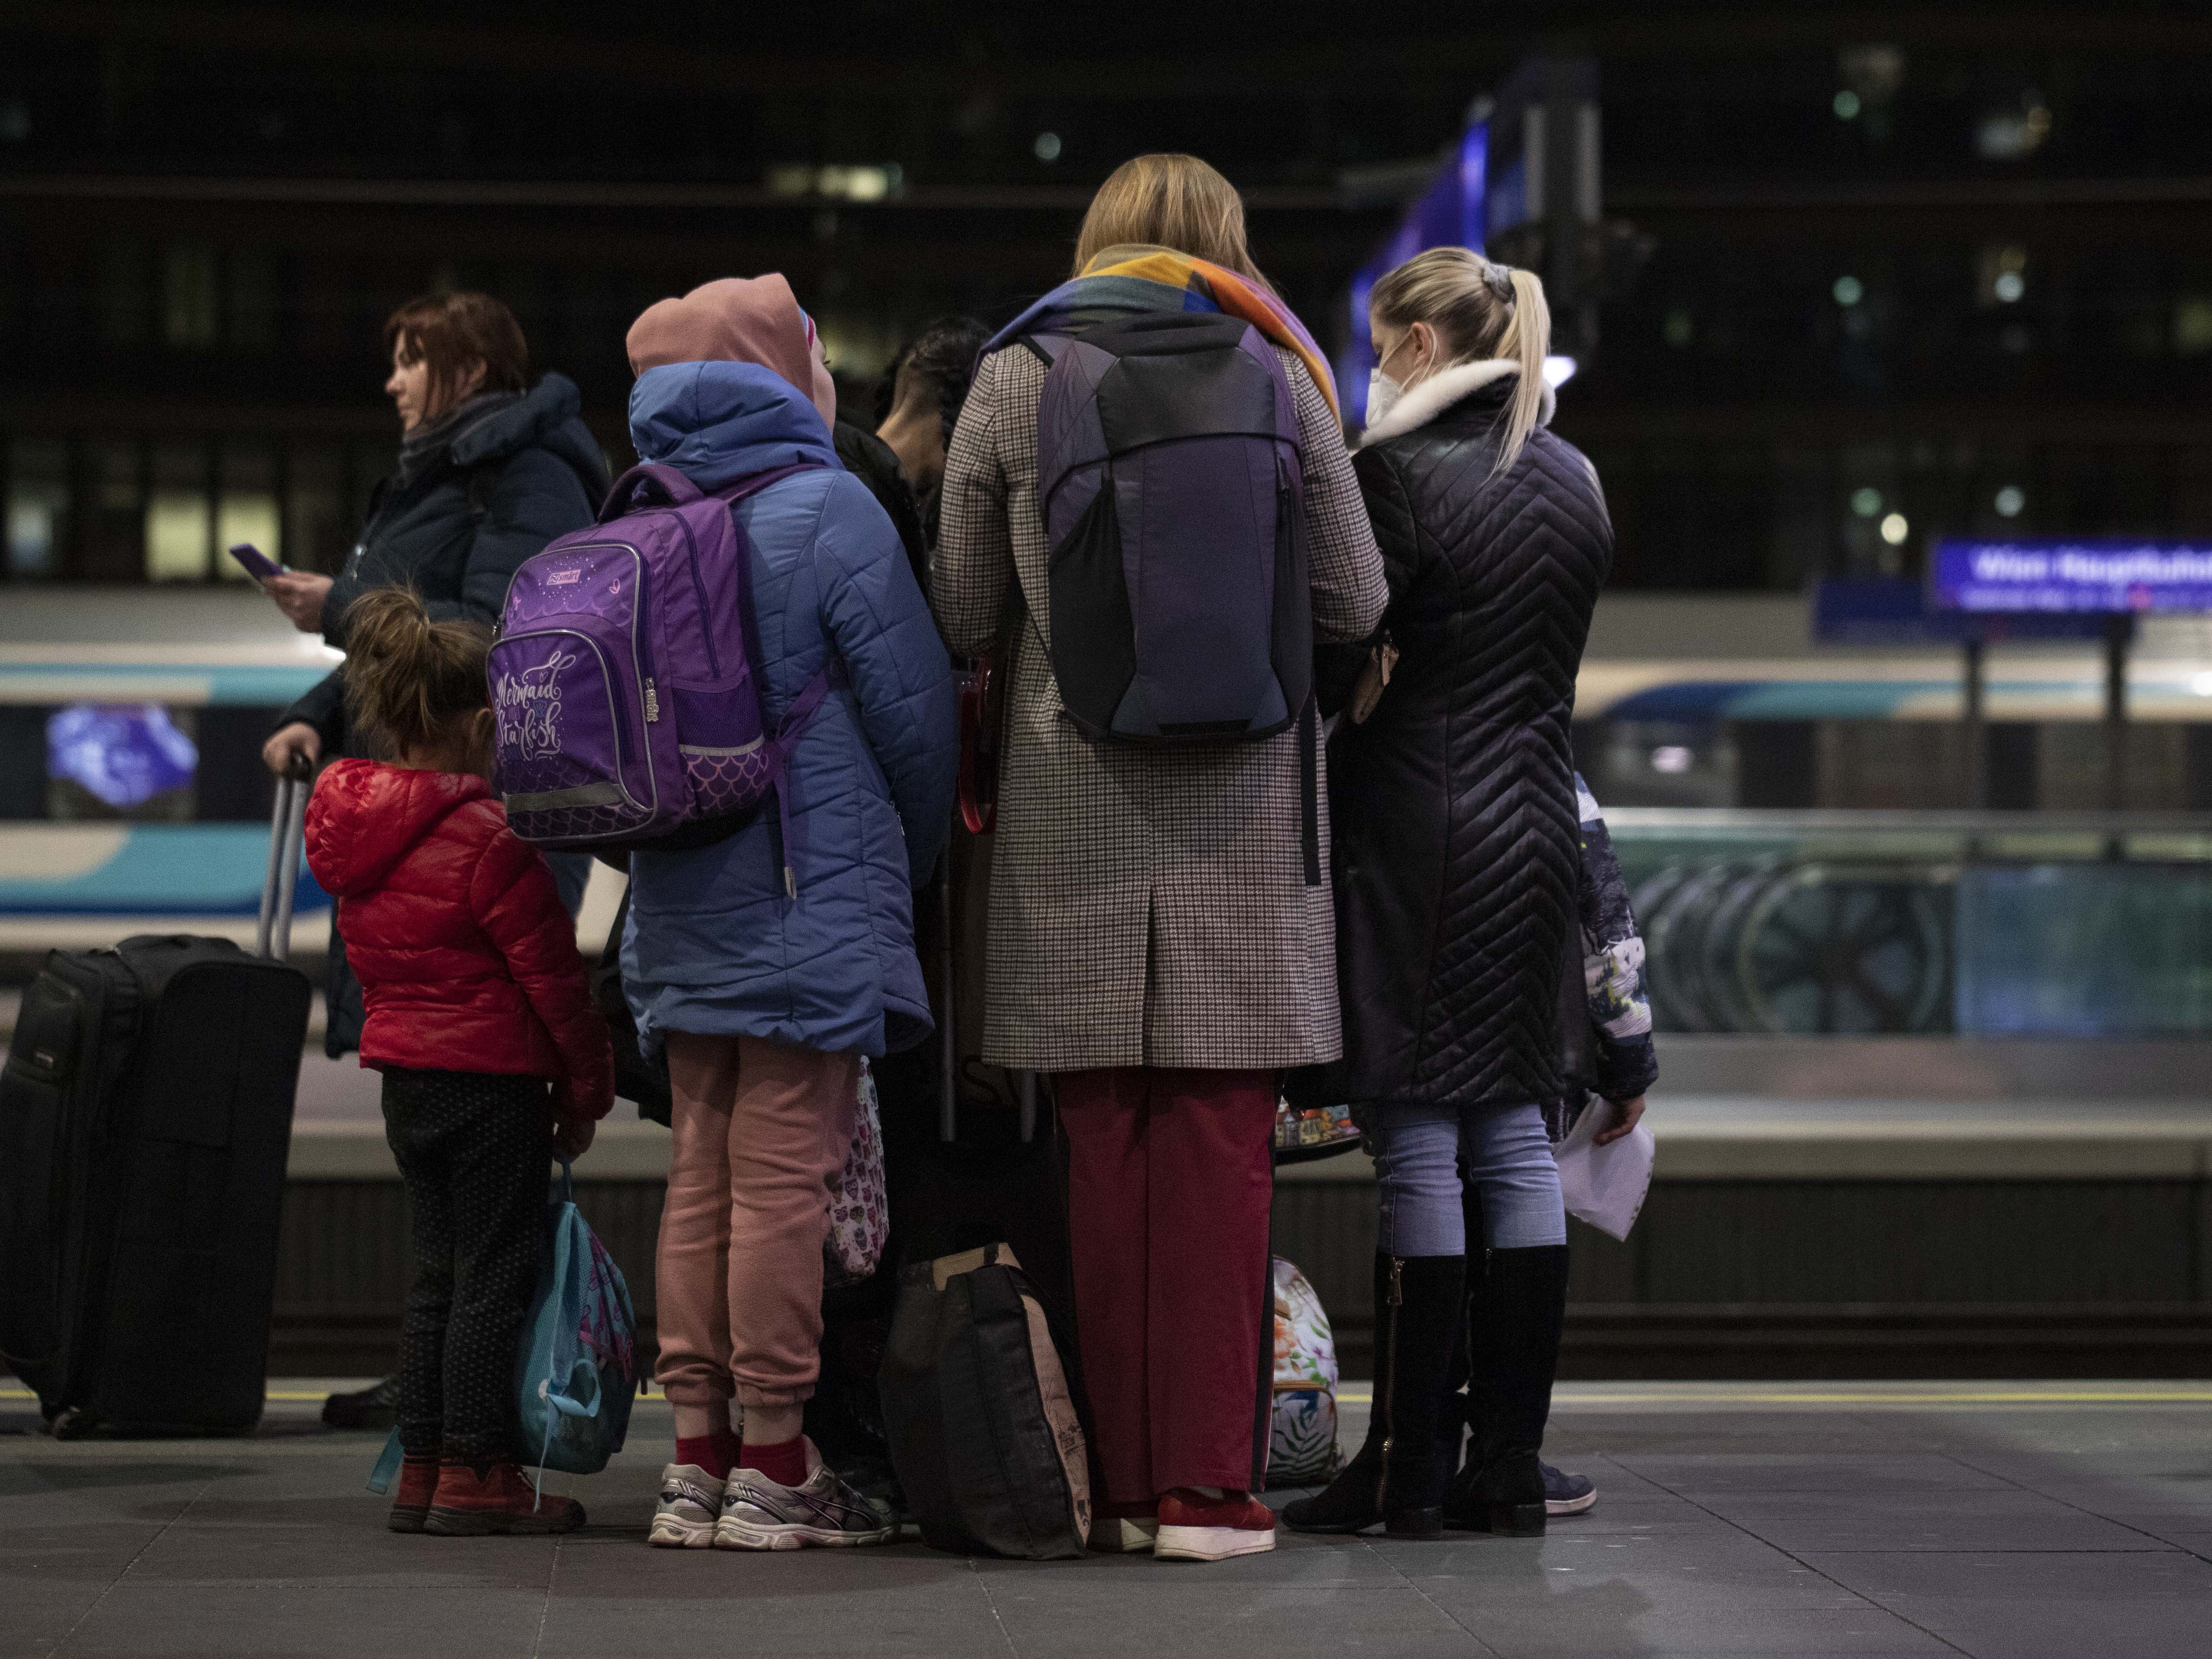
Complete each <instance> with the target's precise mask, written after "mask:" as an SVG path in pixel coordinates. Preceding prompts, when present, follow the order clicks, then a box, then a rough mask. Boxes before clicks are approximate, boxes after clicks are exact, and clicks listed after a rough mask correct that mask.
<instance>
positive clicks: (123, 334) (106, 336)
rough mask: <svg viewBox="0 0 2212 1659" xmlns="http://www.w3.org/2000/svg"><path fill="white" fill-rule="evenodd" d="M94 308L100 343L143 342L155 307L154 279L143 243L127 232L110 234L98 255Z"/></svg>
mask: <svg viewBox="0 0 2212 1659" xmlns="http://www.w3.org/2000/svg"><path fill="white" fill-rule="evenodd" d="M94 267H95V269H94V273H93V289H94V295H93V310H94V315H95V317H96V319H97V320H98V325H99V329H100V343H101V344H103V345H107V346H112V347H115V348H117V349H128V348H130V347H131V346H136V345H141V344H143V343H144V342H145V338H146V321H147V314H148V313H149V311H150V310H151V309H152V294H153V287H152V279H151V277H150V276H149V273H148V270H147V258H146V249H145V246H144V245H143V243H140V242H137V241H136V240H132V239H131V238H130V237H126V236H114V237H110V238H108V239H107V240H106V241H104V242H102V243H101V244H100V248H99V251H98V252H97V253H96V254H95V255H94Z"/></svg>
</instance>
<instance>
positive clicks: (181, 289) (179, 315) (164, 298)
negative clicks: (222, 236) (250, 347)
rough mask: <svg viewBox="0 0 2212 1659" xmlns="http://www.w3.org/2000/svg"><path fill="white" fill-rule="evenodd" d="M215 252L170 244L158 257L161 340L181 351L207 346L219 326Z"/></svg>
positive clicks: (197, 245)
mask: <svg viewBox="0 0 2212 1659" xmlns="http://www.w3.org/2000/svg"><path fill="white" fill-rule="evenodd" d="M221 320H222V318H221V296H220V290H219V289H218V287H217V284H216V252H215V250H214V249H213V248H212V247H210V246H208V245H207V244H206V243H204V242H172V243H170V244H169V246H167V248H165V249H163V250H162V253H161V337H162V338H163V339H164V340H165V341H167V343H169V344H170V345H173V346H177V347H179V348H182V349H188V350H191V349H202V348H204V347H207V346H211V345H213V344H214V343H216V334H217V331H218V329H219V327H220V325H221Z"/></svg>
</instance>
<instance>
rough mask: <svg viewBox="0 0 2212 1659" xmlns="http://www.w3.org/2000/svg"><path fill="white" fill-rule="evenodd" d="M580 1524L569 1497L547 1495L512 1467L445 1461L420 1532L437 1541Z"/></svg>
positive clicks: (580, 1510)
mask: <svg viewBox="0 0 2212 1659" xmlns="http://www.w3.org/2000/svg"><path fill="white" fill-rule="evenodd" d="M583 1524H584V1506H583V1505H582V1504H579V1503H578V1502H577V1501H576V1500H575V1499H574V1498H562V1497H558V1496H556V1494H554V1493H552V1492H546V1493H544V1495H543V1496H542V1497H541V1496H540V1495H539V1494H538V1492H537V1491H536V1489H535V1488H533V1487H532V1485H531V1482H530V1478H529V1477H528V1476H527V1475H526V1474H523V1472H522V1470H521V1469H520V1468H519V1467H517V1466H516V1465H514V1464H513V1463H493V1464H490V1465H489V1466H487V1467H486V1468H483V1470H482V1471H481V1472H479V1471H478V1469H477V1466H476V1465H474V1464H472V1463H465V1462H461V1461H460V1460H459V1458H453V1457H449V1458H447V1459H446V1460H445V1461H444V1462H442V1463H441V1464H440V1465H439V1466H438V1490H437V1492H435V1494H434V1495H433V1496H432V1498H431V1499H430V1512H429V1514H428V1516H424V1517H423V1522H422V1530H423V1531H425V1532H432V1533H436V1534H438V1535H439V1536H440V1537H441V1538H477V1537H481V1536H483V1534H487V1533H546V1532H574V1531H575V1529H576V1528H579V1527H580V1526H582V1525H583Z"/></svg>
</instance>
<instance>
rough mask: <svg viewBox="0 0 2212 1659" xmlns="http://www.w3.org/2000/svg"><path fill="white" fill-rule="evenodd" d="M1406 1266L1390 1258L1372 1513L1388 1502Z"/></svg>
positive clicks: (1396, 1431) (1401, 1257) (1396, 1415)
mask: <svg viewBox="0 0 2212 1659" xmlns="http://www.w3.org/2000/svg"><path fill="white" fill-rule="evenodd" d="M1405 1266H1406V1260H1405V1258H1404V1257H1403V1256H1396V1255H1394V1256H1392V1257H1391V1258H1390V1299H1389V1304H1388V1305H1389V1310H1390V1319H1389V1331H1388V1332H1387V1334H1385V1336H1384V1339H1383V1340H1385V1341H1386V1342H1387V1343H1389V1347H1388V1348H1387V1349H1385V1351H1384V1352H1387V1353H1389V1356H1390V1386H1389V1387H1388V1388H1387V1389H1383V1401H1382V1405H1383V1463H1382V1467H1381V1468H1378V1469H1376V1472H1375V1512H1376V1514H1377V1515H1380V1514H1382V1513H1383V1506H1384V1504H1386V1503H1387V1502H1388V1501H1389V1499H1388V1493H1389V1486H1390V1447H1391V1444H1392V1443H1393V1442H1394V1441H1395V1440H1396V1438H1397V1436H1398V1310H1399V1309H1400V1308H1401V1307H1402V1306H1403V1305H1404V1304H1405V1300H1406V1287H1405V1281H1404V1279H1403V1278H1402V1277H1401V1275H1402V1273H1403V1272H1404V1270H1405Z"/></svg>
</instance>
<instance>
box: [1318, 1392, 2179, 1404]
mask: <svg viewBox="0 0 2212 1659" xmlns="http://www.w3.org/2000/svg"><path fill="white" fill-rule="evenodd" d="M1336 1397H1337V1400H1338V1401H1339V1402H1340V1404H1343V1405H1347V1406H1366V1405H1371V1404H1373V1403H1374V1399H1375V1395H1374V1392H1373V1390H1371V1389H1340V1390H1338V1392H1337V1396H1336ZM1559 1403H1560V1404H1562V1405H1565V1406H1685V1405H1689V1406H1746V1405H1750V1406H1898V1405H1903V1406H2184V1405H2186V1406H2199V1405H2212V1389H2160V1390H2157V1391H2151V1390H2144V1391H2142V1392H2141V1393H2135V1394H2126V1393H2118V1392H2114V1391H2110V1390H2100V1391H2089V1390H2081V1389H2065V1390H2057V1389H2050V1390H2027V1389H2008V1390H2005V1391H2003V1392H2002V1393H1995V1392H1980V1391H1977V1392H1971V1393H1969V1392H1956V1393H1948V1394H1741V1393H1737V1392H1735V1391H1734V1390H1730V1391H1728V1392H1725V1393H1720V1392H1713V1393H1704V1394H1697V1393H1690V1392H1682V1393H1676V1394H1581V1393H1577V1392H1571V1391H1569V1392H1563V1393H1562V1394H1561V1395H1560V1396H1559Z"/></svg>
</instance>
